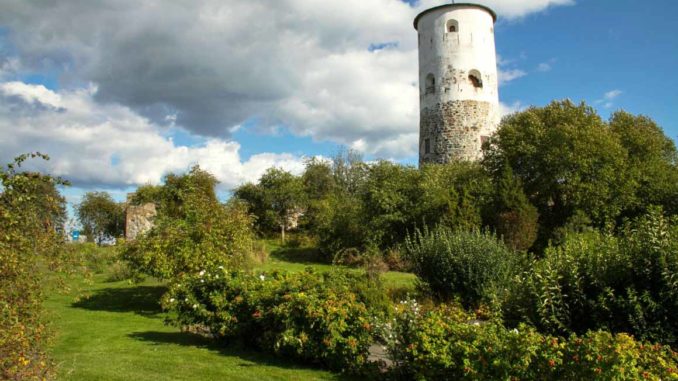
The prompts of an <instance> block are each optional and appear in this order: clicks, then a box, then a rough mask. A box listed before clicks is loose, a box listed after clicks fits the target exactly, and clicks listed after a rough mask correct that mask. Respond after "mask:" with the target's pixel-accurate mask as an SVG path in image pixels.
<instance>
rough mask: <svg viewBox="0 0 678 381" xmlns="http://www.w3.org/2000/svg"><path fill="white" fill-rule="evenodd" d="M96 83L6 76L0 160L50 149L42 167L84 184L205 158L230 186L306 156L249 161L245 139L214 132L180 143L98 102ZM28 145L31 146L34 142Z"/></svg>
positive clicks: (296, 168)
mask: <svg viewBox="0 0 678 381" xmlns="http://www.w3.org/2000/svg"><path fill="white" fill-rule="evenodd" d="M96 93H97V88H96V87H95V86H89V87H87V88H80V89H77V90H70V91H60V92H54V91H51V90H49V89H47V88H45V87H44V86H41V85H30V84H26V83H23V82H4V83H0V136H1V138H0V159H1V160H3V162H7V161H9V160H10V159H11V158H12V157H13V156H16V155H17V154H19V153H23V152H25V151H26V150H27V149H30V150H32V151H41V152H45V153H49V154H50V156H52V160H50V161H49V162H46V163H43V164H41V167H38V169H45V170H48V171H49V172H50V173H53V174H55V175H61V176H64V177H65V178H67V179H69V180H71V181H72V182H74V183H76V184H78V185H80V186H107V187H125V186H133V185H141V184H146V183H151V184H157V183H159V182H160V181H161V179H162V177H163V175H165V174H167V173H168V172H183V171H185V170H186V169H188V168H189V167H190V166H192V165H195V164H199V165H200V166H201V167H202V168H204V169H206V170H208V171H209V172H211V173H213V174H214V175H215V176H216V177H217V179H218V180H219V181H221V183H222V186H223V187H224V188H226V189H230V188H232V187H234V186H237V185H238V184H241V183H243V182H246V181H256V180H257V179H258V178H259V177H260V176H261V174H262V173H263V172H264V171H265V170H266V169H267V168H268V167H271V166H277V167H282V168H285V169H287V170H290V171H292V172H295V173H299V172H301V170H302V169H303V161H302V160H303V158H301V157H298V156H294V155H290V154H270V153H262V154H258V155H254V156H252V157H250V158H249V159H248V160H245V161H243V160H242V159H241V157H240V154H239V150H240V145H239V144H238V143H236V142H233V141H226V140H222V139H217V138H211V139H208V140H207V141H205V142H204V144H201V145H199V146H195V147H187V146H178V145H176V144H175V143H174V142H173V141H172V139H171V138H169V137H166V134H165V133H164V132H165V131H166V130H164V129H163V128H161V127H159V126H157V125H155V124H154V123H152V122H151V121H150V120H148V119H147V118H145V117H143V116H140V115H138V114H137V113H135V112H134V111H133V110H131V109H129V108H128V107H125V106H121V105H115V104H106V105H101V104H98V103H97V102H95V100H94V97H95V96H96ZM27 147H28V148H27Z"/></svg>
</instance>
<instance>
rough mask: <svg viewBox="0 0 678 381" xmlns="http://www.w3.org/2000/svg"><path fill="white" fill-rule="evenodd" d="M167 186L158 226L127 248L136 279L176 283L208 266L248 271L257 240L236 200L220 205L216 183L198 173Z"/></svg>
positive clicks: (170, 179)
mask: <svg viewBox="0 0 678 381" xmlns="http://www.w3.org/2000/svg"><path fill="white" fill-rule="evenodd" d="M166 181H167V182H166V184H165V185H163V186H162V189H161V190H160V194H161V195H162V198H161V208H160V212H159V214H158V217H156V219H155V226H154V227H153V228H152V229H151V230H150V231H149V232H148V233H147V234H145V235H144V236H143V237H141V238H140V239H137V240H136V241H133V242H128V243H127V245H126V246H125V248H124V253H123V256H124V258H125V259H126V260H128V261H129V262H130V264H131V267H132V269H133V270H134V271H135V273H136V274H137V275H140V274H147V275H151V276H155V277H158V278H162V279H174V278H176V277H178V276H180V275H181V274H185V273H194V272H199V271H201V270H204V269H205V268H207V267H208V266H226V267H228V268H240V267H242V266H244V265H246V264H247V263H248V261H249V260H250V259H251V254H252V246H253V239H254V236H253V232H252V219H251V217H250V215H249V213H248V212H247V210H246V208H245V206H244V205H243V204H242V203H240V202H237V201H235V200H234V201H232V202H229V203H228V204H222V203H220V202H219V201H218V200H217V198H216V193H215V191H214V186H215V184H216V180H214V177H213V176H212V175H210V174H209V173H208V172H205V171H203V170H201V169H200V168H199V167H194V168H193V169H191V171H189V172H188V173H187V174H184V175H176V174H172V175H169V176H167V177H166ZM210 184H212V185H211V187H212V188H209V187H210Z"/></svg>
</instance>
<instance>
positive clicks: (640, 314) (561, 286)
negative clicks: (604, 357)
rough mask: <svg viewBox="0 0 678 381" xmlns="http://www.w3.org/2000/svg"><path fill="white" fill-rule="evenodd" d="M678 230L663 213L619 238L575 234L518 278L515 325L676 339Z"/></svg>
mask: <svg viewBox="0 0 678 381" xmlns="http://www.w3.org/2000/svg"><path fill="white" fill-rule="evenodd" d="M677 230H678V229H677V228H676V225H675V224H673V225H672V224H671V223H670V222H669V221H668V220H667V219H666V218H664V217H663V216H662V214H661V212H660V211H658V210H654V211H652V212H651V213H650V214H649V215H647V216H645V217H643V218H641V219H639V220H638V221H636V222H635V223H634V224H632V225H630V226H629V227H628V228H627V229H626V230H625V232H624V233H622V235H621V236H620V237H613V236H610V235H605V234H602V233H597V232H587V233H580V234H571V235H569V236H567V237H566V239H565V243H564V244H563V245H562V246H558V247H550V248H548V249H547V250H546V253H545V257H544V258H543V259H542V260H538V261H536V262H535V263H534V265H533V266H532V269H531V270H530V271H529V272H527V273H525V274H524V275H523V276H520V277H517V278H516V282H515V283H514V284H513V285H512V287H511V290H512V291H511V296H510V298H509V300H508V302H507V303H506V304H505V308H504V311H505V317H506V319H507V321H508V322H509V323H513V324H517V323H518V322H521V321H527V322H530V323H532V324H535V325H536V326H537V327H539V328H540V329H542V330H544V331H546V332H551V333H569V332H576V333H583V332H586V331H588V330H591V329H604V330H608V331H612V332H627V333H631V334H633V335H634V336H636V337H638V338H640V339H642V340H649V341H654V342H662V343H666V344H671V345H675V344H676V342H677V341H678V320H676V319H675V316H678V275H676V274H678V231H677Z"/></svg>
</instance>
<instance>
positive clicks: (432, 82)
mask: <svg viewBox="0 0 678 381" xmlns="http://www.w3.org/2000/svg"><path fill="white" fill-rule="evenodd" d="M435 92H436V78H435V77H434V76H433V74H429V75H427V76H426V94H434V93H435Z"/></svg>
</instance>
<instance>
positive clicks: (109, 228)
mask: <svg viewBox="0 0 678 381" xmlns="http://www.w3.org/2000/svg"><path fill="white" fill-rule="evenodd" d="M75 212H76V214H77V216H78V220H79V221H80V224H81V225H82V227H83V232H84V234H85V235H86V236H87V238H88V239H89V240H90V241H93V242H97V243H98V242H101V240H103V239H104V238H106V237H120V236H122V235H123V233H124V230H125V209H124V207H123V206H122V205H121V204H119V203H117V202H115V200H113V197H111V195H110V194H108V193H106V192H87V193H85V195H84V196H83V197H82V201H81V202H80V204H78V205H77V206H76V209H75Z"/></svg>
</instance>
